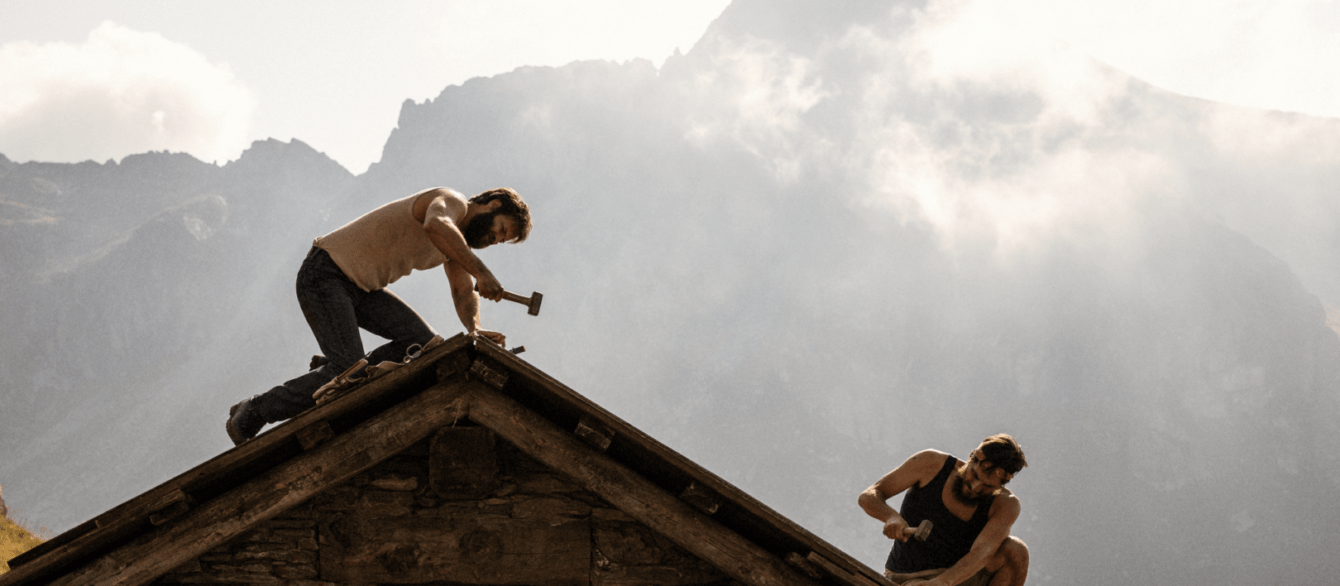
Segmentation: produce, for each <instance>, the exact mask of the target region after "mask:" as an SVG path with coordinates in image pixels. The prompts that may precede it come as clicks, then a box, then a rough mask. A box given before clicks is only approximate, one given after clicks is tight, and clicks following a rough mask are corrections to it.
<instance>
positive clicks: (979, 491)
mask: <svg viewBox="0 0 1340 586" xmlns="http://www.w3.org/2000/svg"><path fill="white" fill-rule="evenodd" d="M993 472H995V470H994V469H992V470H987V469H985V468H984V467H983V465H982V463H981V462H980V461H977V460H975V459H974V460H972V461H970V462H969V463H968V465H967V466H964V467H963V469H961V470H955V471H954V474H953V476H951V477H950V480H949V493H950V494H952V495H954V499H955V500H957V501H958V502H960V503H963V504H965V505H971V506H977V505H980V504H985V503H989V502H991V498H992V497H994V496H996V493H998V492H1000V483H999V482H997V480H998V479H997V478H996V476H997V475H996V474H993Z"/></svg>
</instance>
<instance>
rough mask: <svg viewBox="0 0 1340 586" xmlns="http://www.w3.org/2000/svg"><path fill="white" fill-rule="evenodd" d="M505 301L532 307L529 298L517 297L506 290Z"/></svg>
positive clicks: (504, 292) (504, 291) (504, 293)
mask: <svg viewBox="0 0 1340 586" xmlns="http://www.w3.org/2000/svg"><path fill="white" fill-rule="evenodd" d="M503 299H506V300H508V301H515V302H517V303H520V304H522V305H530V298H529V297H522V296H520V295H517V294H516V293H513V292H511V291H508V290H506V289H504V290H503Z"/></svg>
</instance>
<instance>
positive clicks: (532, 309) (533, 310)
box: [526, 291, 544, 315]
mask: <svg viewBox="0 0 1340 586" xmlns="http://www.w3.org/2000/svg"><path fill="white" fill-rule="evenodd" d="M541 301H544V295H540V293H539V292H538V291H536V292H535V293H531V294H530V303H529V304H527V305H526V313H528V314H530V315H540V302H541Z"/></svg>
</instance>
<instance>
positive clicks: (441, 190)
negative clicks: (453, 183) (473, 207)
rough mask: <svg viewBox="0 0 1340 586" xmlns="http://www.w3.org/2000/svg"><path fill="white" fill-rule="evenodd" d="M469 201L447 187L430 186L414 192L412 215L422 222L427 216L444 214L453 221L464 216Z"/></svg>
mask: <svg viewBox="0 0 1340 586" xmlns="http://www.w3.org/2000/svg"><path fill="white" fill-rule="evenodd" d="M469 206H470V202H469V200H467V199H466V198H465V196H464V195H461V193H460V192H458V191H456V190H454V189H451V188H449V187H432V188H429V189H425V190H423V191H420V192H419V193H416V194H414V217H415V219H417V220H418V221H420V222H422V221H424V220H425V219H427V218H428V217H429V216H444V217H447V218H449V219H451V220H452V221H453V222H454V221H456V220H459V219H460V218H461V217H463V216H465V212H466V210H467V209H468V208H469Z"/></svg>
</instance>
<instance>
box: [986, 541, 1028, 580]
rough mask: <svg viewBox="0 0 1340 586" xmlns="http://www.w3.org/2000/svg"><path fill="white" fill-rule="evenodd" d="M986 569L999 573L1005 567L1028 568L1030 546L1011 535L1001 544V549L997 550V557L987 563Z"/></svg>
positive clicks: (993, 556) (992, 557) (994, 556)
mask: <svg viewBox="0 0 1340 586" xmlns="http://www.w3.org/2000/svg"><path fill="white" fill-rule="evenodd" d="M986 567H987V570H988V571H990V572H998V571H1000V569H1001V568H1004V567H1012V568H1018V569H1023V568H1027V567H1028V545H1027V544H1025V543H1024V541H1023V540H1022V539H1019V538H1018V537H1015V536H1013V535H1011V536H1010V537H1009V538H1008V539H1006V540H1005V541H1004V543H1001V544H1000V548H998V549H996V553H995V555H992V556H991V559H990V560H988V561H987V564H986Z"/></svg>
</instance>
